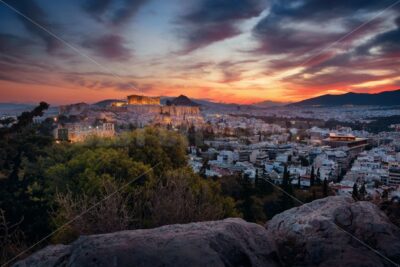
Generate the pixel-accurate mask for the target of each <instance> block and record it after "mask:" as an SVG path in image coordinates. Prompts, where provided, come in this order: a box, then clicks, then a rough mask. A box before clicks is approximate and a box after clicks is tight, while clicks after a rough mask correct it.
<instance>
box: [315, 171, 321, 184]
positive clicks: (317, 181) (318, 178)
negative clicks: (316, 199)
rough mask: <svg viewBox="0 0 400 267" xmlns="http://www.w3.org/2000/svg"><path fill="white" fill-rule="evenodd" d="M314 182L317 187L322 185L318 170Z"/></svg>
mask: <svg viewBox="0 0 400 267" xmlns="http://www.w3.org/2000/svg"><path fill="white" fill-rule="evenodd" d="M315 181H316V183H317V185H320V184H321V183H322V181H321V172H320V170H319V168H318V170H317V175H316V179H315Z"/></svg>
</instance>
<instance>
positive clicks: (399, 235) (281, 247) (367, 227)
mask: <svg viewBox="0 0 400 267" xmlns="http://www.w3.org/2000/svg"><path fill="white" fill-rule="evenodd" d="M266 228H267V231H268V232H269V236H270V237H273V239H274V240H275V244H276V247H277V249H278V254H279V257H280V259H281V260H282V261H283V262H284V265H286V266H364V267H367V266H371V267H379V266H393V264H394V263H399V262H400V230H399V228H397V227H396V226H394V225H393V224H392V223H391V222H390V221H389V220H388V219H387V217H386V215H385V214H384V213H383V212H381V211H380V210H379V209H378V207H377V206H375V205H374V204H372V203H370V202H365V201H360V202H355V201H353V200H352V199H351V198H347V197H328V198H324V199H320V200H316V201H313V202H311V203H308V204H305V205H303V206H300V207H297V208H293V209H290V210H287V211H285V212H283V213H281V214H278V215H276V216H275V217H274V218H272V220H270V221H269V222H268V223H267V225H266Z"/></svg>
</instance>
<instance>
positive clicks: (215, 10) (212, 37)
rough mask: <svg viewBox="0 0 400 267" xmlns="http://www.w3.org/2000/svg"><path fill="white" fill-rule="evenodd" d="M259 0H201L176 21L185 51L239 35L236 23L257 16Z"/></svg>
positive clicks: (258, 13)
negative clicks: (179, 26)
mask: <svg viewBox="0 0 400 267" xmlns="http://www.w3.org/2000/svg"><path fill="white" fill-rule="evenodd" d="M264 8H265V1H263V0H201V1H199V2H198V3H197V5H195V6H194V7H193V8H192V9H191V10H189V11H188V12H187V13H186V14H184V15H183V16H181V18H180V19H179V23H180V24H182V25H183V31H184V33H183V37H184V38H185V40H186V49H185V52H190V51H193V50H196V49H198V48H201V47H205V46H207V45H209V44H212V43H214V42H218V41H221V40H224V39H227V38H231V37H233V36H236V35H238V34H240V30H239V28H238V27H237V23H238V22H239V21H241V20H244V19H249V18H252V17H256V16H258V15H260V13H261V12H262V11H263V10H264Z"/></svg>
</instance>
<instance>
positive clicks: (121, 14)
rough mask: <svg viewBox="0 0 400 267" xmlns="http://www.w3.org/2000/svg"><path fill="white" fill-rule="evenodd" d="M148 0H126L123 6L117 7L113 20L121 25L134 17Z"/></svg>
mask: <svg viewBox="0 0 400 267" xmlns="http://www.w3.org/2000/svg"><path fill="white" fill-rule="evenodd" d="M147 2H148V0H125V1H123V4H122V7H120V8H119V9H117V10H116V11H115V13H114V16H113V18H112V21H113V23H114V24H116V25H119V24H123V23H125V22H127V21H128V20H129V19H130V18H132V17H133V16H134V15H135V14H136V13H137V12H138V10H139V8H141V7H142V6H143V5H144V4H145V3H147Z"/></svg>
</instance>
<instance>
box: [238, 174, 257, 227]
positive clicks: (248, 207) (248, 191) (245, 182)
mask: <svg viewBox="0 0 400 267" xmlns="http://www.w3.org/2000/svg"><path fill="white" fill-rule="evenodd" d="M241 185H242V199H243V202H242V205H241V211H242V214H243V219H245V220H246V221H249V222H254V221H255V220H254V219H255V217H254V214H253V212H252V205H253V202H254V201H253V198H252V196H253V188H252V184H251V181H250V177H249V175H247V174H244V175H243V177H242V181H241Z"/></svg>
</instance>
